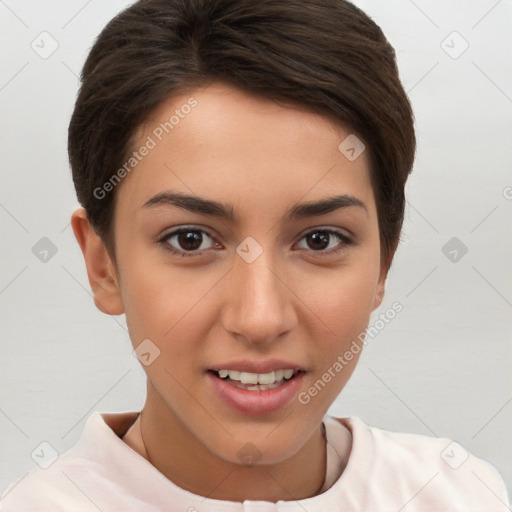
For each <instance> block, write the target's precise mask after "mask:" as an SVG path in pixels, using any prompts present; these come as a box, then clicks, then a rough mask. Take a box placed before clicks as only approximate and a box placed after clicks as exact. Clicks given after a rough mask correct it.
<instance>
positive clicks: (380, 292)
mask: <svg viewBox="0 0 512 512" xmlns="http://www.w3.org/2000/svg"><path fill="white" fill-rule="evenodd" d="M388 271H389V267H388V266H387V265H382V266H381V269H380V275H379V281H378V283H377V287H376V288H375V295H374V298H373V307H372V311H373V310H375V309H377V308H378V307H379V306H380V305H381V304H382V300H383V299H384V292H385V289H386V279H387V275H388Z"/></svg>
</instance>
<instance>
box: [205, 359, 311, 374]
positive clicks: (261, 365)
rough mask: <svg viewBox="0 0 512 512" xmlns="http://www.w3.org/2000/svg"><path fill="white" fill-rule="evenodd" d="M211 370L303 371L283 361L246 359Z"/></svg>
mask: <svg viewBox="0 0 512 512" xmlns="http://www.w3.org/2000/svg"><path fill="white" fill-rule="evenodd" d="M210 369H211V370H235V371H239V372H247V373H270V372H274V371H276V370H304V367H303V366H302V365H300V364H297V363H293V362H291V361H285V360H283V359H269V360H267V361H261V362H255V361H249V360H247V359H245V360H243V361H232V362H230V363H221V364H218V365H215V366H212V367H211V368H210Z"/></svg>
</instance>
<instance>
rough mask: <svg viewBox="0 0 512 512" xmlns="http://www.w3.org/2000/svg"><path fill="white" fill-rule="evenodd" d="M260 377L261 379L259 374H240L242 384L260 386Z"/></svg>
mask: <svg viewBox="0 0 512 512" xmlns="http://www.w3.org/2000/svg"><path fill="white" fill-rule="evenodd" d="M230 373H231V372H230ZM237 373H238V372H237ZM230 377H231V376H230ZM258 377H259V375H258V374H257V373H247V372H241V373H240V382H241V383H242V384H258Z"/></svg>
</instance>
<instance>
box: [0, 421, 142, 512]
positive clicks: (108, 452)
mask: <svg viewBox="0 0 512 512" xmlns="http://www.w3.org/2000/svg"><path fill="white" fill-rule="evenodd" d="M104 416H105V417H107V418H109V419H111V418H110V416H113V417H114V420H116V421H117V422H118V423H119V422H120V421H121V420H126V421H128V420H131V421H133V417H134V416H133V414H122V415H121V414H120V415H117V416H116V415H110V416H109V415H108V414H105V415H104ZM126 421H125V423H126ZM114 423H115V422H114ZM116 425H117V424H116ZM42 450H43V452H42V453H41V456H42V457H43V459H42V460H43V461H44V464H41V465H40V466H37V467H35V468H33V469H32V470H31V471H29V472H28V473H26V474H24V475H23V476H21V477H19V478H17V479H16V480H15V481H13V482H11V483H10V484H9V485H8V486H7V488H6V489H5V490H4V491H3V492H2V493H1V494H0V511H1V512H25V511H27V510H30V511H32V512H42V511H45V512H46V511H49V510H51V511H52V512H60V511H62V512H64V511H69V510H73V511H76V512H78V511H80V512H85V511H89V510H94V511H95V512H97V510H98V506H99V505H100V503H98V502H97V501H96V499H97V498H96V497H99V500H100V501H101V500H102V499H103V498H104V497H105V496H109V495H111V496H115V505H116V506H119V507H124V510H131V509H130V506H129V503H127V502H126V499H127V498H125V496H126V492H121V491H123V489H122V488H121V486H122V481H120V478H121V477H122V476H123V472H122V469H123V468H130V467H131V466H132V464H130V463H131V462H132V460H130V458H129V456H130V454H131V450H130V449H129V448H128V447H126V446H124V443H123V442H122V441H120V440H119V438H118V437H117V436H116V433H115V432H113V431H112V430H111V428H110V426H109V425H107V423H105V419H104V418H103V417H102V416H101V414H100V413H98V412H94V413H93V414H91V415H90V417H89V418H88V420H87V423H86V426H85V428H84V431H83V433H82V436H81V437H80V439H79V440H78V441H77V442H76V443H75V445H74V446H72V447H71V448H70V449H69V450H68V451H66V452H64V453H62V454H61V455H58V454H56V457H55V458H53V457H49V455H51V454H47V455H48V456H47V457H45V453H44V448H42ZM135 459H136V458H135ZM127 471H129V469H126V470H125V473H126V472H127ZM119 475H121V476H119ZM124 491H126V489H124ZM112 499H113V498H109V503H113V502H112Z"/></svg>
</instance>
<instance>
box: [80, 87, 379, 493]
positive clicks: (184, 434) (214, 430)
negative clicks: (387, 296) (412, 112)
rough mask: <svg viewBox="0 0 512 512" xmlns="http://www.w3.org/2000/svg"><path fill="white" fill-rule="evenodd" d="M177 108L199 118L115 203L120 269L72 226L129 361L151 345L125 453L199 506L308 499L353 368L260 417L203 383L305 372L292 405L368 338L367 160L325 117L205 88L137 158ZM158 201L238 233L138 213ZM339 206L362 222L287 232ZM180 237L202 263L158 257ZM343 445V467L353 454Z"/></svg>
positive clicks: (326, 220)
mask: <svg viewBox="0 0 512 512" xmlns="http://www.w3.org/2000/svg"><path fill="white" fill-rule="evenodd" d="M190 97H194V98H195V99H196V100H197V102H198V104H197V106H195V107H194V108H193V109H192V110H191V112H190V114H188V115H187V116H185V117H184V118H183V119H180V123H179V125H178V126H176V127H175V128H174V129H173V130H172V132H170V133H169V134H166V135H165V136H164V137H163V139H162V141H161V142H159V143H158V144H157V146H156V147H155V148H154V149H152V150H151V151H150V152H149V154H148V155H147V156H146V157H144V159H143V160H142V161H141V162H140V163H139V164H138V165H137V167H136V168H135V169H134V170H133V171H132V172H131V173H130V174H129V175H128V176H127V177H126V178H124V180H123V182H122V183H121V184H120V185H118V187H117V190H116V194H117V196H116V207H115V216H114V228H115V246H116V264H117V266H116V265H115V264H114V262H113V261H112V259H111V258H110V257H109V255H108V252H107V250H106V249H105V246H104V245H103V243H102V241H101V240H100V239H99V238H98V236H97V235H96V234H95V232H94V231H93V230H92V228H91V226H90V224H89V222H88V220H87V216H86V214H85V211H84V210H83V209H79V210H77V211H76V212H74V213H73V216H72V226H73V230H74V233H75V236H76V238H77V240H78V242H79V244H80V247H81V249H82V251H83V255H84V258H85V263H86V266H87V272H88V277H89V281H90V284H91V288H92V291H93V294H94V300H95V303H96V305H97V307H98V308H99V309H100V310H101V311H103V312H104V313H107V314H110V315H119V314H122V313H125V314H126V320H127V324H128V328H129V333H130V337H131V340H132V344H133V346H134V347H137V346H138V345H139V343H141V342H142V340H144V339H147V338H149V339H151V341H152V342H153V343H154V344H155V345H156V346H157V347H158V348H159V350H160V355H159V357H157V358H156V359H155V360H154V362H152V364H150V365H149V366H144V370H145V372H146V374H147V398H146V403H145V405H144V408H143V411H142V433H143V435H144V442H145V447H144V443H143V442H142V438H141V424H140V417H139V418H138V419H137V421H136V422H135V423H134V424H133V426H132V427H131V428H130V430H129V431H128V433H127V434H126V436H125V438H124V440H125V441H126V442H127V443H128V444H129V446H131V447H132V448H133V449H134V450H136V451H137V452H138V453H139V454H140V455H141V456H143V457H146V458H149V460H150V462H151V463H152V464H153V465H154V466H155V467H156V468H157V469H158V470H159V471H160V472H162V473H163V474H164V475H165V476H167V477H168V478H169V479H171V480H172V481H173V482H174V483H176V484H177V485H179V486H180V487H182V488H184V489H187V490H189V491H191V492H194V493H196V494H199V495H203V496H208V497H209V498H215V499H223V500H231V501H244V500H247V499H249V500H265V501H273V502H275V501H278V500H298V499H304V498H307V497H311V496H314V495H316V494H317V493H318V491H319V489H320V488H321V486H322V484H323V481H324V478H325V463H326V461H325V444H324V441H323V438H322V434H321V422H322V419H323V417H324V415H325V414H326V413H327V411H328V409H329V407H330V405H331V404H332V402H333V401H334V400H335V399H336V397H337V396H338V394H339V393H340V392H341V390H342V389H343V387H344V386H345V384H346V383H347V381H348V379H349V377H350V375H351V374H352V372H353V370H354V368H355V366H356V364H357V360H358V357H359V355H356V356H354V358H353V359H352V360H351V361H350V362H349V363H348V364H347V366H345V367H344V368H343V370H342V371H340V372H338V373H336V377H335V378H334V379H332V380H331V381H330V382H329V384H328V385H327V386H326V387H325V388H324V389H323V390H322V391H321V392H319V393H318V395H317V396H315V397H314V398H312V399H311V401H310V402H309V403H308V404H307V405H303V404H302V403H300V401H299V400H298V399H297V397H296V398H294V399H292V400H291V401H290V402H289V403H288V404H287V405H286V406H285V407H283V408H282V409H280V410H278V411H277V412H274V413H271V414H265V415H260V416H249V415H244V414H242V413H239V412H237V411H235V410H233V409H231V408H230V407H229V406H228V405H227V404H225V403H224V402H223V401H221V400H220V399H219V398H217V396H216V395H215V394H214V393H213V391H212V389H211V388H210V386H209V385H208V380H207V378H206V371H207V369H208V368H214V367H218V364H219V363H221V362H224V363H226V362H231V361H237V360H241V359H249V360H254V361H265V360H268V359H270V358H274V357H275V358H282V359H285V360H288V361H292V362H296V363H298V364H301V365H302V366H303V367H304V368H305V369H306V371H307V373H306V374H305V377H304V380H303V382H302V385H301V389H300V391H301V392H302V391H307V390H308V388H310V387H311V386H312V385H313V384H314V383H315V382H316V381H317V380H318V379H320V378H321V377H322V374H324V373H325V372H326V371H327V369H328V368H330V367H332V365H333V364H334V362H335V361H336V359H337V357H338V356H339V355H343V354H344V353H345V351H346V350H348V348H349V347H350V345H351V343H352V341H353V340H354V339H356V338H357V336H358V335H359V334H360V333H361V332H362V331H364V329H365V328H366V327H367V325H368V322H369V318H370V314H371V312H372V311H373V310H374V309H375V308H376V307H378V306H379V305H380V303H381V301H382V297H383V293H384V284H385V279H386V275H387V270H388V267H387V265H384V264H383V263H382V262H381V251H380V245H379V231H378V221H377V210H376V205H375V200H374V195H373V190H372V186H371V183H370V174H369V167H368V165H369V164H368V159H367V155H366V152H363V153H362V154H361V156H359V157H358V158H357V159H356V160H354V161H349V160H348V159H347V158H346V157H345V156H344V155H343V154H342V153H341V152H340V151H339V150H338V145H339V144H340V142H341V141H342V140H344V139H345V137H347V136H348V135H349V134H350V133H351V132H350V130H349V129H348V128H347V127H344V126H342V125H341V124H340V123H336V122H335V121H334V120H333V119H330V118H328V117H327V116H322V115H318V114H315V113H313V112H310V111H307V110H305V109H303V108H302V107H300V108H299V107H298V106H297V105H293V104H291V103H287V104H285V103H283V102H275V101H272V100H269V99H266V98H265V99H262V98H259V97H256V96H253V95H248V94H246V93H244V92H242V91H240V90H237V89H234V88H232V87H231V86H228V85H225V84H222V83H218V82H217V83H213V84H210V85H209V86H208V87H206V88H202V89H195V90H191V91H190V92H189V93H187V94H183V95H180V96H174V97H171V98H169V99H168V100H167V101H165V102H163V103H162V104H161V105H160V106H159V107H158V109H157V110H156V111H155V112H154V113H153V115H152V116H151V118H149V119H147V121H146V123H144V125H143V126H141V127H140V129H139V130H138V133H137V137H138V140H137V143H136V144H135V147H139V146H140V145H141V144H143V143H144V141H145V140H146V139H147V136H148V135H151V133H152V130H154V128H155V127H156V126H158V125H159V123H161V122H164V121H165V120H168V119H169V117H170V116H171V115H172V114H173V113H174V111H175V110H176V109H177V108H180V106H182V105H184V104H185V103H186V102H187V100H188V99H189V98H190ZM165 190H172V191H178V192H181V193H184V194H192V195H196V196H200V197H202V198H207V199H212V200H215V201H218V202H222V203H229V204H231V205H233V208H234V211H235V213H236V221H229V220H226V219H219V218H214V217H210V216H207V215H204V214H200V213H193V212H189V211H186V210H183V209H179V208H176V207H170V206H159V207H154V208H143V207H142V205H144V203H145V202H146V201H147V200H148V199H150V198H151V197H153V196H154V195H156V194H157V193H159V192H162V191H165ZM338 194H340V195H341V194H347V195H350V196H355V197H356V198H358V199H359V200H360V201H362V202H363V203H364V205H365V208H362V207H358V206H349V207H346V208H340V209H338V210H336V211H333V212H330V213H327V214H323V215H317V216H313V217H307V218H303V219H299V220H294V221H291V222H289V221H287V220H286V219H285V218H284V214H285V212H286V211H287V209H288V208H290V207H292V206H293V205H295V204H296V203H299V202H300V203H302V202H310V201H316V200H320V199H324V198H327V197H330V196H333V195H338ZM184 225H186V226H189V225H193V229H195V230H197V229H203V230H204V232H205V233H206V234H204V233H203V235H202V236H203V238H202V242H201V244H200V245H201V247H200V249H201V250H204V254H203V255H202V256H192V257H181V256H180V255H176V254H172V253H171V252H169V251H168V250H166V247H172V248H174V249H176V250H178V251H180V250H181V252H186V249H187V248H188V247H190V246H187V245H186V243H185V244H184V243H183V239H181V245H180V240H179V239H178V237H174V238H173V239H169V240H167V241H165V242H159V240H160V239H161V237H162V236H163V235H164V234H167V233H170V232H172V231H173V229H176V228H179V227H180V226H184ZM317 228H324V229H325V228H330V229H332V230H333V231H339V232H341V233H343V234H345V235H347V236H350V238H351V239H352V240H353V242H354V243H353V244H346V243H344V242H343V241H341V240H339V239H338V238H337V237H336V236H335V235H331V236H330V237H328V238H327V242H326V243H325V244H324V246H322V245H321V244H320V245H318V243H317V245H315V243H314V241H311V237H307V236H305V235H306V234H308V233H309V234H310V233H311V232H312V231H313V232H314V231H315V229H317ZM208 235H210V236H208ZM248 236H251V237H253V238H254V239H255V240H256V241H257V242H258V244H259V245H260V246H261V247H262V249H263V253H262V254H261V255H260V256H259V257H258V258H257V259H256V260H255V261H254V262H252V263H247V262H246V261H244V259H242V258H241V257H240V256H239V255H238V254H237V252H236V248H237V247H238V245H239V244H240V243H241V242H242V241H243V240H244V239H245V238H246V237H248ZM197 245H199V243H198V244H197ZM340 247H341V248H342V250H341V251H340V252H339V253H336V254H335V253H332V250H333V249H336V248H340ZM329 251H331V254H328V253H329ZM196 252H197V250H196ZM322 252H323V253H324V256H321V255H320V253H322ZM345 433H346V436H345V450H344V452H343V453H341V454H340V455H341V457H342V459H343V463H344V464H346V461H347V459H348V455H349V452H350V446H351V437H350V433H349V431H348V430H346V432H345ZM246 443H252V444H253V445H254V446H256V447H257V449H258V450H259V452H260V453H261V458H260V459H259V460H258V462H257V463H256V464H255V465H252V466H244V465H243V464H242V463H241V461H240V460H239V458H238V456H237V452H238V451H239V450H240V449H241V448H242V447H243V446H244V445H245V444H246ZM146 449H147V451H146Z"/></svg>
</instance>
